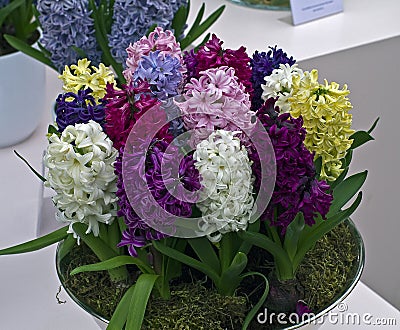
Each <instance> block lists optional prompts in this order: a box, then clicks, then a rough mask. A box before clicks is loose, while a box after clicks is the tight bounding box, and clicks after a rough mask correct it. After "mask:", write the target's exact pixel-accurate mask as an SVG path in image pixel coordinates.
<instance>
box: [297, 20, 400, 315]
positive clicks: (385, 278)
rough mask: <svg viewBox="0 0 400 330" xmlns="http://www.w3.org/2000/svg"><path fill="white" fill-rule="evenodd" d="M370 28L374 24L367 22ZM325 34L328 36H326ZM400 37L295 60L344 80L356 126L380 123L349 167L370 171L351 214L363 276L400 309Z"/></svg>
mask: <svg viewBox="0 0 400 330" xmlns="http://www.w3.org/2000/svg"><path fill="white" fill-rule="evenodd" d="M371 28H372V29H373V27H372V26H371ZM327 37H328V38H329V36H327ZM399 61H400V37H396V38H391V39H388V40H384V41H381V42H377V43H373V44H370V45H366V46H361V47H357V48H353V49H350V50H346V51H342V52H338V53H333V54H330V55H326V56H322V57H317V58H313V59H310V60H306V61H302V62H299V65H300V67H302V68H303V69H307V70H311V69H313V68H317V69H318V71H319V77H320V80H321V81H323V78H328V80H329V81H336V82H338V83H340V84H343V83H347V84H348V87H349V89H350V91H351V93H350V96H349V97H350V100H351V102H352V104H353V107H354V109H353V111H352V113H353V123H354V127H355V129H365V130H367V129H368V128H369V127H370V125H371V124H372V123H373V121H374V120H375V119H376V118H377V117H380V122H379V124H378V126H377V128H376V129H375V131H374V133H373V135H374V137H375V138H376V140H375V141H371V142H369V143H368V144H367V145H365V146H363V147H362V149H359V150H356V152H355V154H354V156H353V163H352V167H351V169H352V172H356V171H357V172H358V171H361V170H364V169H368V170H369V174H368V179H367V182H366V184H365V185H364V188H363V192H364V196H363V202H362V204H361V205H360V207H359V209H358V210H357V211H356V213H355V214H354V215H353V217H352V218H353V220H354V221H355V222H356V224H357V226H358V228H359V229H360V231H361V234H362V236H363V238H364V241H365V245H366V267H365V270H364V274H363V277H362V280H363V281H364V282H365V283H366V284H368V285H369V286H370V287H371V288H372V289H374V290H375V291H376V292H378V293H379V294H381V295H382V296H383V297H384V298H386V299H387V300H388V301H389V302H391V303H392V304H393V305H395V306H396V307H397V308H399V309H400V276H399V274H400V216H399V214H400V212H399V211H400V193H399V191H400V177H399V175H400V102H399V100H400V62H399Z"/></svg>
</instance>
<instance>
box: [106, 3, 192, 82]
mask: <svg viewBox="0 0 400 330" xmlns="http://www.w3.org/2000/svg"><path fill="white" fill-rule="evenodd" d="M186 5H187V0H170V1H164V0H128V1H125V0H116V1H115V4H114V13H113V24H112V26H111V34H110V35H109V36H108V38H109V46H110V48H111V53H112V55H113V56H114V58H116V59H117V60H118V62H120V63H124V62H125V60H126V50H127V48H128V49H129V48H130V43H134V42H137V41H138V40H139V39H140V38H142V36H144V35H146V34H147V33H148V31H149V29H150V28H151V27H152V26H154V25H156V26H157V27H158V28H159V29H161V30H162V29H170V28H171V24H172V20H173V18H174V16H175V13H176V12H177V11H178V9H179V8H180V7H182V6H186ZM172 33H173V32H171V34H172ZM152 48H153V47H151V48H150V49H152ZM157 49H158V48H157ZM152 50H155V49H152ZM128 54H129V50H128ZM127 66H128V68H129V65H128V63H127ZM127 80H128V82H129V79H127Z"/></svg>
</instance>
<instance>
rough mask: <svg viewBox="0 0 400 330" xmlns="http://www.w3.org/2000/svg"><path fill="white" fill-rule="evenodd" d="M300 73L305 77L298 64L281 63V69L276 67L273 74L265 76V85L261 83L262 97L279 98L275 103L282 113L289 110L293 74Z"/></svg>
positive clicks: (265, 98)
mask: <svg viewBox="0 0 400 330" xmlns="http://www.w3.org/2000/svg"><path fill="white" fill-rule="evenodd" d="M297 75H299V76H300V77H303V75H304V74H303V70H302V69H299V68H298V67H297V64H293V65H292V66H290V65H289V64H287V63H286V64H280V65H279V69H274V70H273V71H272V73H271V75H269V76H266V77H264V80H265V85H261V88H262V89H263V93H262V96H261V97H262V99H263V100H264V101H265V100H268V99H269V98H271V97H272V98H278V100H277V101H276V103H275V105H276V106H278V107H279V109H280V112H281V113H285V112H289V111H290V105H289V102H288V98H289V96H291V93H292V81H293V76H297Z"/></svg>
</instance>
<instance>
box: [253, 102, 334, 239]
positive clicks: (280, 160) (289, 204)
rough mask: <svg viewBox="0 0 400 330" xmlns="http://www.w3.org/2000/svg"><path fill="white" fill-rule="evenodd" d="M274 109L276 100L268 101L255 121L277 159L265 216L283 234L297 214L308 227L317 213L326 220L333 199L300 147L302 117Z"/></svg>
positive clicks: (301, 143)
mask: <svg viewBox="0 0 400 330" xmlns="http://www.w3.org/2000/svg"><path fill="white" fill-rule="evenodd" d="M274 107H275V100H274V99H269V100H267V101H266V103H265V104H264V105H263V106H262V107H261V108H260V109H259V111H258V112H257V117H258V119H259V120H260V121H261V122H262V124H263V126H264V127H265V129H266V130H267V131H268V133H269V136H270V139H271V142H272V145H273V147H274V152H275V158H276V172H277V173H276V183H275V189H274V192H273V195H272V198H271V201H270V203H269V205H268V208H267V211H266V214H265V215H266V217H267V219H268V220H269V221H270V222H271V224H272V225H276V226H279V227H280V228H281V229H282V231H283V232H284V231H285V229H286V227H287V226H288V225H289V224H290V223H291V222H292V221H293V219H294V218H295V216H296V214H297V213H298V212H302V213H303V215H304V221H305V223H306V224H307V225H310V226H311V225H313V224H314V223H315V220H314V218H315V216H316V215H317V213H320V214H321V216H322V217H323V218H325V216H326V214H327V213H328V211H329V207H330V205H331V202H332V199H333V198H332V195H331V193H330V191H329V185H328V184H327V183H326V182H325V181H319V180H318V179H317V178H316V171H315V166H314V161H313V159H314V156H313V154H312V153H311V152H310V151H308V150H307V148H306V147H305V145H304V143H303V141H304V138H305V135H306V131H305V129H304V128H303V127H302V125H303V119H302V117H299V118H297V119H294V118H292V117H291V116H290V115H289V114H288V113H285V114H281V115H279V113H278V112H277V109H275V108H274ZM276 211H277V214H275V212H276Z"/></svg>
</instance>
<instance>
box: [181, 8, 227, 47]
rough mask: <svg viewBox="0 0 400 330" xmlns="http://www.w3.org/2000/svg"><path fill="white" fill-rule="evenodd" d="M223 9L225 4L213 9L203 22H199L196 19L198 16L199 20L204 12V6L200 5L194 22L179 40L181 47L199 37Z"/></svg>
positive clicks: (186, 45)
mask: <svg viewBox="0 0 400 330" xmlns="http://www.w3.org/2000/svg"><path fill="white" fill-rule="evenodd" d="M224 10H225V6H224V5H222V6H221V7H219V8H218V9H217V10H215V11H214V12H213V13H212V14H211V15H210V16H209V17H208V18H207V19H206V20H205V21H204V22H203V23H201V24H199V22H198V19H199V18H200V20H201V18H202V16H203V13H204V8H203V6H202V7H201V9H200V12H199V14H198V15H197V17H196V20H195V24H193V26H192V28H191V29H190V31H189V32H188V34H187V36H186V37H185V38H184V39H182V40H181V41H180V44H181V48H182V49H185V48H186V47H188V46H189V45H190V44H192V43H193V42H194V41H195V40H196V39H197V38H198V37H200V36H201V35H202V34H203V33H204V32H205V31H206V30H207V29H208V28H209V27H210V26H211V25H213V24H214V23H215V21H216V20H217V19H218V18H219V17H220V16H221V15H222V12H223V11H224Z"/></svg>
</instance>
